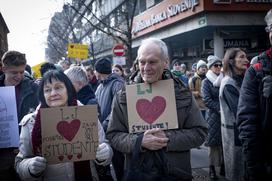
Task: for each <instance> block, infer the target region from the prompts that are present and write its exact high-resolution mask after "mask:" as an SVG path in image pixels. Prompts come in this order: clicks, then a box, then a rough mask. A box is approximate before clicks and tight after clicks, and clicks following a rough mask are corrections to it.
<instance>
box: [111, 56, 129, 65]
mask: <svg viewBox="0 0 272 181" xmlns="http://www.w3.org/2000/svg"><path fill="white" fill-rule="evenodd" d="M112 61H113V64H115V65H126V57H113V58H112Z"/></svg>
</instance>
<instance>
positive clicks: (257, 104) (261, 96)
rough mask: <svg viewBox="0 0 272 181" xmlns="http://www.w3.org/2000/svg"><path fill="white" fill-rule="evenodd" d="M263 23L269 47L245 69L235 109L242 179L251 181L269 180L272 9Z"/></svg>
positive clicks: (271, 162) (271, 165)
mask: <svg viewBox="0 0 272 181" xmlns="http://www.w3.org/2000/svg"><path fill="white" fill-rule="evenodd" d="M265 21H266V24H267V27H266V28H265V30H266V32H267V33H268V37H269V41H270V47H269V49H268V50H266V51H265V52H263V53H261V54H260V55H259V56H258V60H257V63H255V64H254V65H251V66H250V67H249V68H248V69H247V71H246V73H245V77H244V80H243V83H242V86H241V90H240V97H239V103H238V109H237V125H238V128H239V138H240V140H241V142H242V150H243V156H244V159H245V168H246V174H245V177H246V179H247V180H250V181H255V180H256V181H257V180H272V154H271V143H272V141H271V137H272V112H271V110H272V9H270V10H269V11H268V12H267V14H266V16H265Z"/></svg>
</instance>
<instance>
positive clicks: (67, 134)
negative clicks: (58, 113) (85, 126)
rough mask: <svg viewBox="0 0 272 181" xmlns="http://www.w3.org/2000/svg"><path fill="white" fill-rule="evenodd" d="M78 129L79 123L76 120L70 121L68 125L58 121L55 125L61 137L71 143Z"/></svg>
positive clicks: (65, 122)
mask: <svg viewBox="0 0 272 181" xmlns="http://www.w3.org/2000/svg"><path fill="white" fill-rule="evenodd" d="M79 127H80V121H79V120H78V119H74V120H72V121H71V122H70V123H68V122H67V121H60V122H59V123H58V124H57V130H58V132H59V134H60V135H61V136H63V137H64V138H65V139H67V140H68V141H72V140H73V138H74V137H75V135H76V134H77V132H78V130H79Z"/></svg>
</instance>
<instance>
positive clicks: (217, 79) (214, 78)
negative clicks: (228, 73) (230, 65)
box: [206, 70, 224, 87]
mask: <svg viewBox="0 0 272 181" xmlns="http://www.w3.org/2000/svg"><path fill="white" fill-rule="evenodd" d="M206 77H207V79H208V80H209V81H211V83H212V84H213V86H214V87H220V84H221V81H222V79H223V77H224V75H223V73H222V72H220V74H219V75H216V74H215V73H214V72H213V71H211V70H208V72H207V74H206Z"/></svg>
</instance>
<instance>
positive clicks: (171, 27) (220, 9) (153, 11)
mask: <svg viewBox="0 0 272 181" xmlns="http://www.w3.org/2000/svg"><path fill="white" fill-rule="evenodd" d="M147 4H148V6H149V7H150V8H147V9H146V10H145V11H144V12H142V13H141V14H139V15H137V16H135V17H134V21H133V22H134V24H133V29H132V34H133V48H134V54H136V50H137V47H138V46H139V45H140V42H141V41H142V40H143V39H146V38H148V37H157V38H160V39H163V40H164V41H165V42H166V43H167V45H168V47H169V50H170V57H171V58H176V57H178V58H180V59H181V60H182V61H183V62H184V63H185V64H187V65H188V66H189V67H190V65H192V64H193V63H194V62H196V61H198V60H199V59H206V57H207V56H208V55H210V54H215V55H217V56H218V57H220V58H223V56H224V51H225V50H226V49H227V48H230V47H240V48H243V49H245V50H246V52H247V55H248V56H249V58H250V57H253V56H254V55H256V54H258V53H259V52H261V51H263V50H264V49H266V48H267V47H268V46H269V42H268V38H267V34H266V32H265V30H264V28H265V21H264V17H265V14H266V12H267V11H268V10H269V9H271V8H272V0H164V1H161V2H159V3H157V4H156V3H155V1H154V0H146V6H147ZM135 56H136V55H135Z"/></svg>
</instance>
